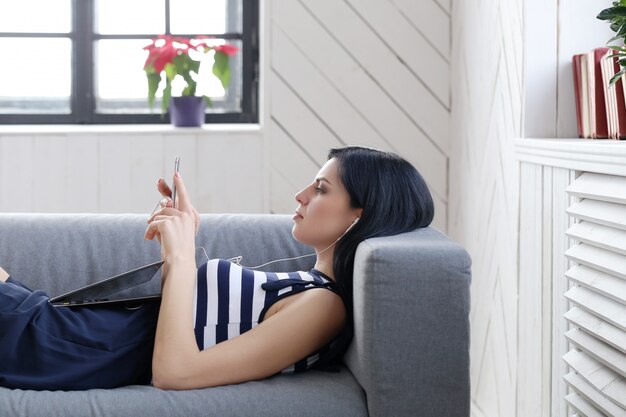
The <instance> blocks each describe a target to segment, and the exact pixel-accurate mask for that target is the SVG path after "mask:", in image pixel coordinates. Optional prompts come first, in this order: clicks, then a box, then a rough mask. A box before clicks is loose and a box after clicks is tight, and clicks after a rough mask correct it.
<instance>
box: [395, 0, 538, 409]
mask: <svg viewBox="0 0 626 417" xmlns="http://www.w3.org/2000/svg"><path fill="white" fill-rule="evenodd" d="M393 2H394V3H395V4H402V5H403V6H402V9H403V10H405V11H406V13H407V15H408V10H409V9H408V8H409V7H413V8H415V9H419V6H418V4H420V3H422V1H418V2H415V3H414V4H411V6H409V3H413V2H409V1H404V0H393ZM433 3H434V4H436V5H437V7H438V8H439V10H441V12H442V13H443V14H445V12H446V10H449V12H450V16H451V21H452V31H451V41H452V42H451V47H452V48H451V54H450V68H451V72H450V79H451V86H450V91H451V124H450V132H451V134H450V153H449V158H450V161H449V162H450V164H449V165H450V169H449V176H450V181H449V192H448V197H449V199H448V207H449V219H448V232H449V235H450V236H451V237H452V238H454V239H455V240H457V241H459V242H460V243H461V244H462V245H463V246H464V247H465V248H466V249H467V250H468V252H469V253H470V256H471V257H472V261H473V262H472V277H473V278H472V290H471V291H472V292H471V294H472V299H471V300H472V301H471V302H472V304H471V316H470V323H471V340H472V343H471V350H470V364H471V382H472V402H471V404H472V411H471V412H472V415H473V416H476V417H483V416H484V417H498V416H511V417H513V416H520V417H521V416H530V415H533V416H541V415H542V413H543V414H544V415H545V412H544V410H545V409H544V408H543V405H542V401H541V397H542V395H544V394H543V391H542V386H541V384H536V383H535V382H536V381H540V382H541V379H542V375H543V374H544V371H542V368H541V364H542V361H545V360H546V359H545V358H544V357H543V355H544V354H543V351H542V350H541V340H542V329H543V325H542V323H544V320H546V319H545V318H544V317H543V316H542V313H543V311H542V309H543V303H542V296H541V294H542V291H543V286H544V283H542V282H541V280H538V279H537V277H534V275H533V274H534V273H537V274H538V275H539V276H540V275H541V271H542V264H541V256H542V253H541V245H539V246H538V247H535V246H533V247H525V248H521V247H519V246H518V238H519V235H520V227H524V228H525V229H524V231H523V233H526V234H531V235H533V236H535V237H536V238H537V241H536V243H537V242H541V239H542V236H543V229H542V223H543V206H542V200H543V199H542V197H543V188H542V185H543V183H542V172H541V168H530V167H528V168H527V169H526V171H527V172H525V173H524V175H526V174H527V175H528V176H526V177H524V178H525V179H524V180H523V181H524V182H523V184H525V185H524V189H522V190H520V180H521V178H522V177H523V175H522V176H520V172H519V162H517V161H516V159H515V152H514V144H513V139H514V138H517V137H521V136H522V107H523V106H522V104H523V94H522V89H523V86H524V82H523V70H524V67H523V56H524V51H523V46H524V38H523V35H524V33H523V28H524V25H523V22H524V19H523V4H524V3H523V1H521V0H513V1H502V0H484V1H454V2H452V4H450V6H451V7H450V8H449V9H448V8H447V7H446V5H445V4H444V2H443V1H442V2H437V1H435V2H433ZM439 6H440V7H439ZM410 16H415V12H414V13H413V14H411V15H410ZM522 196H525V198H529V200H530V201H524V203H523V204H524V206H523V209H524V210H525V212H527V213H528V214H529V215H531V217H533V218H534V220H532V222H531V223H520V220H519V212H520V201H521V200H520V199H521V198H522ZM537 216H538V217H537ZM522 254H524V255H525V256H526V259H529V260H528V262H526V263H524V264H522V263H520V262H521V259H520V256H521V255H522ZM537 256H538V258H537ZM518 268H519V271H520V274H518ZM533 268H534V269H533ZM522 273H523V274H524V275H523V276H524V277H530V279H529V280H526V279H525V278H524V279H523V278H522V275H521V274H522ZM532 296H538V299H537V300H536V301H535V303H534V304H531V305H525V306H521V305H520V304H519V303H518V302H519V300H520V299H521V298H522V297H524V298H525V299H532ZM518 308H519V310H518ZM548 320H549V318H548ZM535 326H536V327H535ZM537 328H538V329H539V334H538V336H537V335H534V334H533V331H534V330H536V329H537ZM532 337H536V338H535V339H532ZM522 340H524V341H525V344H524V345H522ZM521 359H523V360H524V361H527V362H520V360H521ZM528 361H532V363H531V362H528ZM522 370H524V371H526V370H528V372H522ZM548 392H549V391H548ZM535 395H536V396H538V397H537V398H535ZM529 397H532V398H533V399H534V400H536V404H535V405H534V406H533V405H528V404H527V403H526V402H522V403H520V401H521V400H522V399H523V398H529ZM518 404H519V407H518ZM519 410H521V411H523V413H518V411H519Z"/></svg>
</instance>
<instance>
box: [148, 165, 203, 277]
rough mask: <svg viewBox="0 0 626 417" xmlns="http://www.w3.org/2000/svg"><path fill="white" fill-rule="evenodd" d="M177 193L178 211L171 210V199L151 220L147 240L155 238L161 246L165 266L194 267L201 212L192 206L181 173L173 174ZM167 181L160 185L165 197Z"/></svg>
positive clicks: (160, 182)
mask: <svg viewBox="0 0 626 417" xmlns="http://www.w3.org/2000/svg"><path fill="white" fill-rule="evenodd" d="M174 182H175V184H176V188H177V190H178V196H177V200H178V208H177V209H176V208H173V207H172V204H171V203H172V201H171V199H170V200H168V201H167V203H166V205H165V206H164V207H163V208H161V209H160V210H158V211H156V212H155V213H153V214H152V215H151V216H150V218H149V219H148V223H149V225H148V228H147V229H146V233H145V236H144V238H145V239H146V240H152V239H154V238H155V237H156V238H157V239H158V240H159V242H160V243H161V255H162V257H163V260H164V261H165V263H166V264H168V265H169V264H171V263H173V262H175V261H178V260H182V261H187V262H193V263H195V234H196V232H197V229H198V224H199V223H198V212H197V211H196V210H195V209H194V208H193V206H192V205H191V201H190V199H189V194H188V193H187V189H186V188H185V184H184V183H183V179H182V177H181V176H180V174H179V173H176V174H174ZM163 183H164V181H163V182H162V181H159V191H161V190H162V194H163V193H166V192H167V191H168V190H169V187H167V184H164V186H162V185H161V184H163Z"/></svg>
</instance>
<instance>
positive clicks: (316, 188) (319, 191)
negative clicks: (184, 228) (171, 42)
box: [315, 187, 324, 194]
mask: <svg viewBox="0 0 626 417" xmlns="http://www.w3.org/2000/svg"><path fill="white" fill-rule="evenodd" d="M315 192H316V193H318V194H323V193H324V189H323V188H321V187H315Z"/></svg>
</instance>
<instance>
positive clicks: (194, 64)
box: [189, 59, 200, 74]
mask: <svg viewBox="0 0 626 417" xmlns="http://www.w3.org/2000/svg"><path fill="white" fill-rule="evenodd" d="M189 71H193V72H195V73H196V74H197V73H198V72H199V71H200V61H194V60H193V59H190V60H189Z"/></svg>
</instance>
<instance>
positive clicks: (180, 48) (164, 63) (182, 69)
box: [144, 0, 626, 118]
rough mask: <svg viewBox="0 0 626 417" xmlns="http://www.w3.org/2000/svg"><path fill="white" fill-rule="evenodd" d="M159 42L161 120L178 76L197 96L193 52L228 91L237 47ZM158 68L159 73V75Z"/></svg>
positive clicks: (156, 75) (152, 78)
mask: <svg viewBox="0 0 626 417" xmlns="http://www.w3.org/2000/svg"><path fill="white" fill-rule="evenodd" d="M624 1H626V0H624ZM159 40H160V42H161V44H160V45H159V46H157V43H156V42H157V40H153V41H152V44H151V45H149V46H148V47H145V48H144V49H149V52H150V56H149V57H148V60H147V61H146V62H147V63H146V64H145V65H144V70H145V72H146V77H147V80H148V103H149V105H150V109H153V107H154V102H155V97H156V93H157V92H158V90H159V86H160V85H161V81H162V80H163V79H165V87H164V88H163V99H162V101H161V110H162V112H161V118H163V116H164V115H165V113H166V112H167V110H168V108H169V102H170V98H171V97H172V82H173V81H174V79H175V78H176V77H177V76H181V77H182V78H183V80H184V81H185V84H186V86H185V87H184V89H183V91H182V95H183V96H195V95H196V90H197V81H198V74H199V72H200V63H201V61H200V60H197V61H196V60H195V59H192V57H191V56H190V55H189V52H190V51H192V50H193V51H194V53H197V52H200V53H201V52H204V53H208V52H209V51H211V50H213V51H215V55H214V61H213V68H212V71H213V74H214V75H215V76H216V77H217V78H218V79H219V80H220V82H221V84H222V87H224V89H226V88H228V85H229V84H230V77H231V74H230V65H229V55H232V54H234V53H236V52H237V50H238V49H237V48H236V47H235V46H233V45H229V44H224V45H218V46H210V45H208V44H206V43H202V42H200V43H198V42H197V41H198V40H197V39H187V38H173V37H171V36H168V35H163V36H161V37H159ZM194 41H195V43H194ZM179 44H180V45H179ZM203 45H204V46H203ZM200 48H202V50H200ZM194 58H195V56H194ZM155 63H156V64H155ZM156 68H158V69H159V70H158V72H157V70H156ZM203 97H204V100H205V102H206V104H207V105H208V106H212V105H213V102H212V101H211V99H210V98H209V97H207V96H203Z"/></svg>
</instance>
